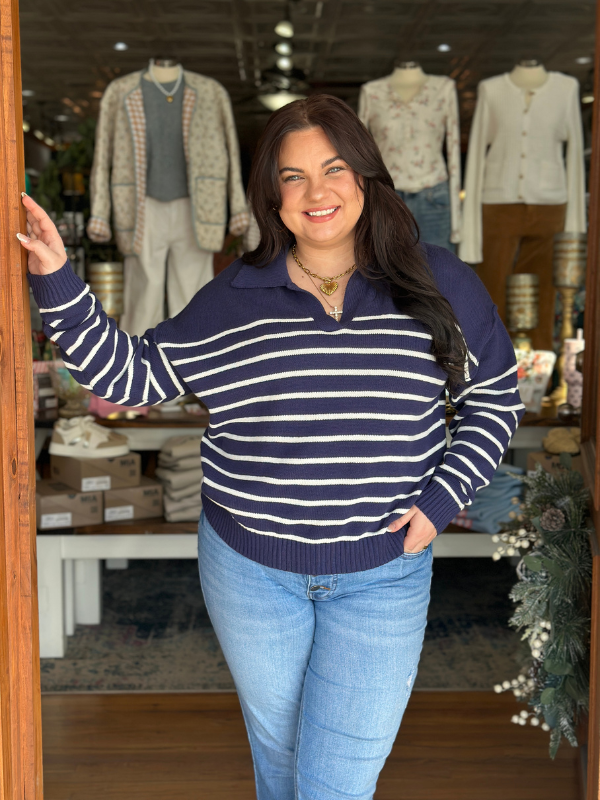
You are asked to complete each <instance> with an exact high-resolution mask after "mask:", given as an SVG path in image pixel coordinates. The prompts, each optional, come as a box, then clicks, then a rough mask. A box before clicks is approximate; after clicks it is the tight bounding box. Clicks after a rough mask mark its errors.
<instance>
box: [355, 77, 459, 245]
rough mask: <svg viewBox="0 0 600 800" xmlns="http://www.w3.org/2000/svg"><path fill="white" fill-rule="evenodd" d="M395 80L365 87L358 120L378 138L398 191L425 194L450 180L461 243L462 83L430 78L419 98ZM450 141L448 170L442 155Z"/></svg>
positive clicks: (453, 238)
mask: <svg viewBox="0 0 600 800" xmlns="http://www.w3.org/2000/svg"><path fill="white" fill-rule="evenodd" d="M390 77H391V76H389V75H388V76H387V77H385V78H380V79H379V80H376V81H370V82H369V83H365V84H364V85H363V86H362V88H361V91H360V97H359V101H358V116H359V117H360V118H361V120H362V121H363V122H364V124H365V125H366V126H367V128H368V129H369V131H370V132H371V133H372V135H373V138H374V139H375V141H376V142H377V144H378V146H379V149H380V150H381V155H382V156H383V160H384V162H385V165H386V167H387V168H388V170H389V172H390V175H391V176H392V180H393V181H394V186H395V187H396V189H399V190H401V191H405V192H420V191H422V190H423V189H428V188H431V187H432V186H435V185H436V184H438V183H442V182H443V181H446V180H448V181H449V188H450V216H451V223H452V235H451V237H450V240H451V241H452V242H458V241H460V233H459V232H460V197H459V194H460V132H459V124H458V99H457V96H456V84H455V83H454V81H453V80H452V79H451V78H447V77H446V76H444V75H428V76H427V80H426V81H425V83H424V84H423V86H422V87H421V89H420V90H419V92H418V93H417V94H416V96H415V97H413V99H412V100H411V101H410V102H408V103H405V102H403V101H402V100H401V99H400V97H399V96H398V95H397V94H396V92H395V91H394V89H393V87H392V83H391V81H390ZM444 136H445V137H446V154H447V161H448V163H447V165H446V162H445V161H444V157H443V155H442V147H443V142H444Z"/></svg>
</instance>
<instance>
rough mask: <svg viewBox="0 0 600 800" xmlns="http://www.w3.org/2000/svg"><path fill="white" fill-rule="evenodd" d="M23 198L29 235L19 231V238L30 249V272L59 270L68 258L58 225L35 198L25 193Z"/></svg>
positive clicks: (37, 273) (45, 273)
mask: <svg viewBox="0 0 600 800" xmlns="http://www.w3.org/2000/svg"><path fill="white" fill-rule="evenodd" d="M22 200H23V205H24V206H25V208H26V209H27V236H25V235H24V234H22V233H18V234H17V239H18V240H19V241H20V242H21V244H22V245H23V247H24V248H25V249H26V250H27V251H29V257H28V260H27V266H28V267H29V272H31V273H32V275H49V274H50V273H51V272H56V271H57V270H59V269H60V268H61V267H62V266H63V265H64V264H65V262H66V260H67V254H66V252H65V246H64V244H63V240H62V239H61V238H60V234H59V233H58V231H57V230H56V225H55V224H54V223H53V222H52V220H51V219H50V217H49V216H48V214H46V212H45V211H44V209H43V208H42V207H41V206H39V205H38V204H37V203H36V202H35V200H32V199H31V197H29V195H27V194H25V193H23V195H22Z"/></svg>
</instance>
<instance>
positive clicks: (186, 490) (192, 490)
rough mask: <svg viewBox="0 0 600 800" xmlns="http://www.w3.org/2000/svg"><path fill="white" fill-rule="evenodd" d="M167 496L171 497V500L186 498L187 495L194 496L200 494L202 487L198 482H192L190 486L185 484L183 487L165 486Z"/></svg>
mask: <svg viewBox="0 0 600 800" xmlns="http://www.w3.org/2000/svg"><path fill="white" fill-rule="evenodd" d="M164 490H165V497H170V498H171V500H185V499H186V498H187V497H193V496H194V495H195V494H199V492H200V490H201V487H200V486H199V485H198V484H197V483H191V484H190V485H189V486H184V487H183V489H172V488H171V487H170V486H165V487H164Z"/></svg>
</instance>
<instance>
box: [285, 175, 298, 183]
mask: <svg viewBox="0 0 600 800" xmlns="http://www.w3.org/2000/svg"><path fill="white" fill-rule="evenodd" d="M299 178H300V175H289V176H288V177H287V178H284V179H283V182H284V183H292V182H294V183H295V182H296V180H297V179H299Z"/></svg>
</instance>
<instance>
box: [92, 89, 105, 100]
mask: <svg viewBox="0 0 600 800" xmlns="http://www.w3.org/2000/svg"><path fill="white" fill-rule="evenodd" d="M103 94H104V92H99V91H94V92H90V97H95V98H97V99H100V98H101V97H102V95H103Z"/></svg>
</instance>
